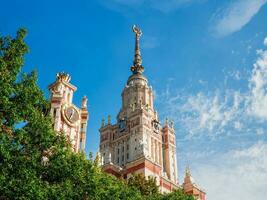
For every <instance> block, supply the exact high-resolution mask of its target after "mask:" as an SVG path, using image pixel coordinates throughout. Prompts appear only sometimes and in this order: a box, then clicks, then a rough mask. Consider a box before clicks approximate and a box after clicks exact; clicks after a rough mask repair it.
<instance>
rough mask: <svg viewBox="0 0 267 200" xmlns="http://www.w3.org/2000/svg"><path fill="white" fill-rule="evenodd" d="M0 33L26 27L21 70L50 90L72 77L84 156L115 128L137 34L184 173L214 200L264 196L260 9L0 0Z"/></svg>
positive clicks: (233, 1)
mask: <svg viewBox="0 0 267 200" xmlns="http://www.w3.org/2000/svg"><path fill="white" fill-rule="evenodd" d="M0 3H1V4H0V5H1V7H2V9H1V12H0V19H1V21H0V33H1V34H2V35H7V34H9V35H10V34H11V35H14V34H15V32H16V30H17V29H18V28H19V27H26V28H27V29H28V32H29V34H28V37H27V39H26V41H27V43H28V45H29V46H30V53H29V54H28V55H27V56H26V63H25V67H24V69H23V70H24V71H26V72H29V71H32V70H33V69H36V70H37V71H38V73H39V80H38V83H39V85H40V87H41V88H42V89H43V90H44V91H45V94H46V96H48V91H47V85H49V84H50V83H51V82H53V81H54V79H55V75H56V73H57V72H60V71H65V72H68V73H70V74H71V76H72V83H73V84H74V85H76V86H77V87H78V90H77V92H76V94H75V97H74V101H75V103H76V104H77V105H80V104H81V99H82V96H83V95H86V96H87V97H88V108H89V112H90V120H89V127H88V133H87V144H86V151H87V152H89V151H92V152H96V151H97V148H98V139H99V137H98V135H99V133H98V128H99V126H100V124H101V118H102V117H106V118H107V115H109V114H111V116H112V119H113V121H114V122H115V117H116V114H117V113H118V111H119V108H120V105H121V96H120V95H121V92H122V89H123V87H124V86H125V83H126V80H127V78H128V76H129V75H130V70H129V68H130V66H131V64H132V60H133V49H134V35H133V33H132V31H131V26H132V25H133V24H137V25H139V26H140V27H141V29H142V31H143V36H142V38H141V48H142V57H143V65H144V66H145V75H146V76H147V78H148V79H149V82H150V84H151V85H152V86H153V89H154V91H155V94H156V99H155V104H156V108H157V110H158V112H159V116H160V118H161V120H164V118H165V117H167V116H168V117H169V118H171V119H173V120H174V121H175V127H176V132H177V144H178V147H177V153H178V166H179V176H180V183H182V179H183V173H184V168H185V166H186V165H190V166H191V171H192V175H193V176H194V177H195V179H196V181H197V182H198V183H199V185H200V186H202V187H203V188H205V190H206V191H207V195H208V199H210V200H212V199H215V200H222V199H229V200H240V199H243V200H258V199H264V197H266V195H267V191H266V187H267V182H266V180H267V130H266V128H267V125H266V122H267V91H266V86H267V51H266V50H267V39H265V38H266V37H267V24H266V19H267V5H266V4H267V1H266V0H220V1H219V0H169V1H167V0H166V1H161V0H106V1H100V0H96V1H86V0H79V1H78V0H77V1H66V0H65V1H52V0H48V1H43V2H40V1H33V0H28V1H19V0H17V1H3V0H0Z"/></svg>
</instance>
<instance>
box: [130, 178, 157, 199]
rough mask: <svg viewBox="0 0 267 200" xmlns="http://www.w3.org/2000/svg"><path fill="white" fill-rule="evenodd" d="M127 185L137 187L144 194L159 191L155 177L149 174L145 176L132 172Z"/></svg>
mask: <svg viewBox="0 0 267 200" xmlns="http://www.w3.org/2000/svg"><path fill="white" fill-rule="evenodd" d="M128 186H129V187H133V188H136V189H138V190H139V191H140V192H141V194H142V195H144V196H148V195H152V194H157V193H158V191H159V189H158V186H157V182H156V177H150V176H149V177H148V178H146V177H145V176H144V175H143V174H134V175H133V176H132V177H130V178H129V180H128Z"/></svg>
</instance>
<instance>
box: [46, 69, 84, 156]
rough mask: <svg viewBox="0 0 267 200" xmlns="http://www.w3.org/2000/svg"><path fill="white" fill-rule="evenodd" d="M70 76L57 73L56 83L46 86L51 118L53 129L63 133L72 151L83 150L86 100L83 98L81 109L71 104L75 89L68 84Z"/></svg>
mask: <svg viewBox="0 0 267 200" xmlns="http://www.w3.org/2000/svg"><path fill="white" fill-rule="evenodd" d="M70 79H71V77H70V75H69V74H66V73H58V74H57V77H56V81H55V82H54V83H52V84H51V85H49V86H48V88H49V91H50V102H51V111H50V112H51V116H52V117H53V120H54V125H53V126H54V129H55V131H57V132H63V133H64V134H65V135H66V136H67V138H68V140H69V142H70V143H71V145H72V148H73V151H75V152H79V151H84V150H85V140H86V129H87V128H86V127H87V121H88V117H89V116H88V111H87V98H86V97H83V99H82V107H81V108H78V107H77V106H75V105H74V104H73V103H72V99H73V94H74V92H75V91H76V90H77V88H76V87H75V86H74V85H72V84H71V83H70Z"/></svg>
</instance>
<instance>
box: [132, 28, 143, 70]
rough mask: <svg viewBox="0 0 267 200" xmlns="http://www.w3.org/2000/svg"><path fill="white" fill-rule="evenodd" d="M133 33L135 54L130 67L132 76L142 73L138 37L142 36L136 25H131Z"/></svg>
mask: <svg viewBox="0 0 267 200" xmlns="http://www.w3.org/2000/svg"><path fill="white" fill-rule="evenodd" d="M132 29H133V32H134V33H135V54H134V61H133V66H132V67H131V71H132V72H133V74H137V73H139V74H142V73H143V72H144V67H143V66H142V58H141V50H140V42H139V41H140V37H141V35H142V31H141V29H140V28H138V27H137V26H136V25H133V28H132Z"/></svg>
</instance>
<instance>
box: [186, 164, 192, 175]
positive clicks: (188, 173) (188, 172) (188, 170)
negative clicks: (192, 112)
mask: <svg viewBox="0 0 267 200" xmlns="http://www.w3.org/2000/svg"><path fill="white" fill-rule="evenodd" d="M185 176H191V173H190V168H189V166H188V165H187V166H186V168H185Z"/></svg>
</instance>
